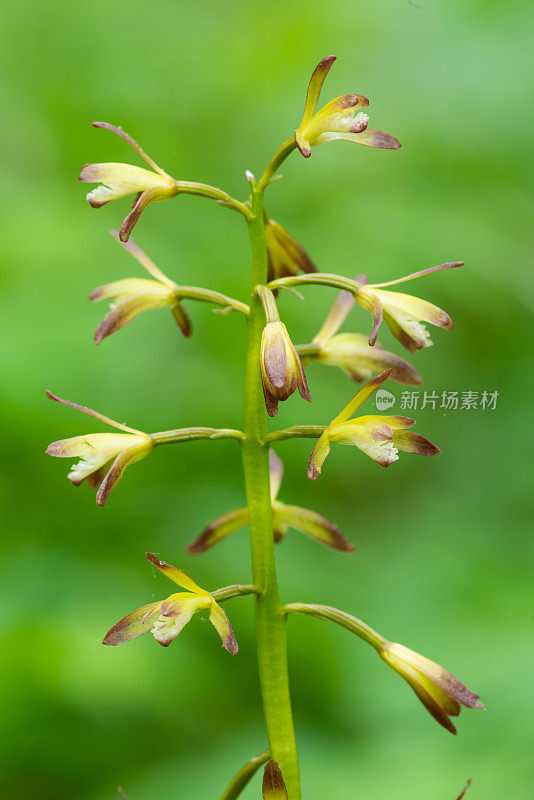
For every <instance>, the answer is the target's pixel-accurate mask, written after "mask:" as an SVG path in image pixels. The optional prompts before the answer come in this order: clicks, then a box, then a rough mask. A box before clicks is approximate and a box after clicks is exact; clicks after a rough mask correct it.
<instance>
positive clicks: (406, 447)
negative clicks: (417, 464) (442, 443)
mask: <svg viewBox="0 0 534 800" xmlns="http://www.w3.org/2000/svg"><path fill="white" fill-rule="evenodd" d="M393 444H394V445H395V447H396V448H397V449H398V450H402V452H403V453H413V454H415V455H418V456H435V455H437V454H438V453H441V450H440V449H439V447H436V445H435V444H432V442H429V441H428V439H425V438H424V436H420V435H419V434H418V433H412V431H405V430H393Z"/></svg>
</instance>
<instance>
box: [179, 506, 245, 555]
mask: <svg viewBox="0 0 534 800" xmlns="http://www.w3.org/2000/svg"><path fill="white" fill-rule="evenodd" d="M245 525H248V508H237V509H235V510H233V511H228V513H226V514H222V515H221V516H220V517H217V519H214V520H213V522H210V524H209V525H207V526H206V527H205V528H204V530H203V531H202V532H201V533H200V534H199V535H198V536H197V538H196V539H194V540H193V541H192V542H191V543H190V544H188V545H187V547H186V548H185V552H186V553H190V554H196V553H205V552H206V550H209V549H210V548H212V547H213V546H214V545H216V544H218V543H219V542H221V541H222V540H223V539H225V538H226V537H227V536H229V535H230V534H231V533H234V531H238V530H239V529H240V528H243V527H244V526H245Z"/></svg>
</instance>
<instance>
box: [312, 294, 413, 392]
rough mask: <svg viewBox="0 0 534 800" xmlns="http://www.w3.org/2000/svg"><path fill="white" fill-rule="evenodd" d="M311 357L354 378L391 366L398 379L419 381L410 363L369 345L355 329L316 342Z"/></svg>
mask: <svg viewBox="0 0 534 800" xmlns="http://www.w3.org/2000/svg"><path fill="white" fill-rule="evenodd" d="M347 294H349V293H348V292H347ZM351 297H352V296H351ZM314 341H315V340H314ZM312 358H315V359H316V360H318V361H320V362H322V363H324V364H330V365H332V366H337V367H340V368H341V369H342V370H344V371H345V372H347V373H348V374H349V375H350V376H351V377H352V378H353V380H355V381H358V382H361V381H364V380H366V379H368V378H370V377H371V376H372V374H373V372H379V373H380V372H383V371H384V370H385V369H387V368H392V369H393V372H392V374H391V378H392V380H395V381H399V383H407V384H410V385H418V384H420V383H421V382H422V379H421V376H420V375H419V374H418V373H417V372H416V370H415V369H414V368H413V367H412V365H411V364H409V363H408V362H407V361H405V360H404V359H403V358H400V357H399V356H397V355H396V354H395V353H391V352H389V351H388V350H384V348H383V347H381V346H380V345H379V344H375V345H374V346H373V347H371V346H370V345H369V344H368V342H367V337H365V336H362V335H361V334H358V333H338V334H337V335H335V336H332V337H331V338H330V339H327V341H325V342H324V343H323V344H322V345H320V348H319V350H318V352H317V354H316V355H313V356H312Z"/></svg>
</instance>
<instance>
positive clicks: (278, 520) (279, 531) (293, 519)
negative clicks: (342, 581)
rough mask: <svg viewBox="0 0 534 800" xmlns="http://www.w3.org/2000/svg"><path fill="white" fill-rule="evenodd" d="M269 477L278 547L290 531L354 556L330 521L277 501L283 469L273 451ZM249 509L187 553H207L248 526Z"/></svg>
mask: <svg viewBox="0 0 534 800" xmlns="http://www.w3.org/2000/svg"><path fill="white" fill-rule="evenodd" d="M269 474H270V488H271V505H272V514H273V537H274V541H275V543H276V544H278V542H280V541H281V540H282V539H283V537H284V536H285V535H286V533H287V531H288V530H289V528H295V530H297V531H300V532H301V533H304V534H306V536H309V537H310V538H311V539H314V540H315V541H316V542H320V544H325V545H327V547H331V548H332V549H333V550H340V551H341V552H344V553H352V552H353V551H354V545H353V544H352V542H350V541H349V539H347V537H346V536H345V534H343V533H342V532H341V531H340V530H339V528H338V527H337V525H334V523H333V522H331V521H330V520H329V519H326V517H323V516H321V514H317V512H316V511H311V510H310V509H309V508H301V507H300V506H290V505H287V504H286V503H282V502H281V501H280V500H277V497H278V492H279V490H280V486H281V483H282V477H283V474H284V465H283V463H282V461H281V459H280V458H278V456H277V455H276V453H275V452H274V450H270V451H269ZM248 519H249V516H248V508H247V507H245V508H236V509H234V510H233V511H228V512H227V513H226V514H222V515H221V516H220V517H217V519H214V520H213V521H212V522H210V524H209V525H207V526H206V527H205V528H204V530H203V531H202V532H201V533H200V534H199V536H197V538H196V539H195V540H194V541H193V542H191V543H190V544H189V545H188V546H187V547H186V552H187V553H205V552H206V550H209V549H210V548H212V547H213V546H214V545H216V544H218V543H219V542H220V541H222V540H223V539H225V538H226V537H227V536H229V535H230V534H231V533H234V531H238V530H239V529H240V528H244V527H245V525H248Z"/></svg>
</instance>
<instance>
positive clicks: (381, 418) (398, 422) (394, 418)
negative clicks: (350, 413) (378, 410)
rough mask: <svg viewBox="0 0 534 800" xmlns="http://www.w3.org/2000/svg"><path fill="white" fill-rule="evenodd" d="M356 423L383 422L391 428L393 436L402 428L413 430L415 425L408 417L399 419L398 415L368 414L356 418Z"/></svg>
mask: <svg viewBox="0 0 534 800" xmlns="http://www.w3.org/2000/svg"><path fill="white" fill-rule="evenodd" d="M357 421H358V422H359V423H364V422H375V421H376V422H383V423H384V425H388V426H389V427H390V428H393V434H394V435H395V432H396V430H397V429H403V428H413V426H414V425H415V420H414V419H411V418H410V417H401V416H399V415H398V414H389V415H388V414H369V415H368V416H365V417H358V418H357Z"/></svg>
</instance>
